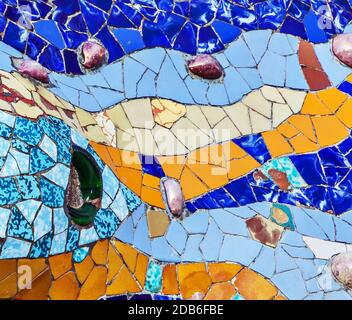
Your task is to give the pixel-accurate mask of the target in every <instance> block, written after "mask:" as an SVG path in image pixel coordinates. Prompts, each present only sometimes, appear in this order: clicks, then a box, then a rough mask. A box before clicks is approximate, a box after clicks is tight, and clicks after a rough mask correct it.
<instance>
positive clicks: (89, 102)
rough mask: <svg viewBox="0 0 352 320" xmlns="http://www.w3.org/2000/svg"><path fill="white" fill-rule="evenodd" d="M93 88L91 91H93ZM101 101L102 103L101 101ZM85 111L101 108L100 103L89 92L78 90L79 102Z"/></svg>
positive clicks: (94, 110)
mask: <svg viewBox="0 0 352 320" xmlns="http://www.w3.org/2000/svg"><path fill="white" fill-rule="evenodd" d="M94 90H95V89H94V88H93V89H92V91H93V92H94ZM101 103H104V102H103V101H101ZM78 105H79V106H80V107H82V108H83V109H84V110H86V111H90V112H96V111H100V110H101V108H102V107H101V105H100V104H99V103H98V101H97V99H96V98H95V97H94V95H93V94H91V93H85V92H80V93H79V104H78Z"/></svg>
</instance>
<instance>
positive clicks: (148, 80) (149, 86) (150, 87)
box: [136, 70, 157, 97]
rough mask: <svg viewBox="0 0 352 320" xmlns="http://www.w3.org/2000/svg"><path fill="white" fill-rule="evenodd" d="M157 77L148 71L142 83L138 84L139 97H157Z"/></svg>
mask: <svg viewBox="0 0 352 320" xmlns="http://www.w3.org/2000/svg"><path fill="white" fill-rule="evenodd" d="M156 77H157V75H156V74H155V73H154V72H153V71H151V70H147V71H146V72H145V73H144V74H143V76H142V79H141V80H140V81H138V83H137V84H136V86H137V95H138V97H152V96H156V87H155V80H156Z"/></svg>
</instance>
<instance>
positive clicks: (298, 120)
mask: <svg viewBox="0 0 352 320" xmlns="http://www.w3.org/2000/svg"><path fill="white" fill-rule="evenodd" d="M289 122H290V123H291V124H292V125H293V126H294V127H295V128H297V130H298V131H300V132H302V133H303V134H304V135H305V136H306V137H307V138H308V139H310V140H312V141H313V142H317V137H316V136H315V133H314V128H313V123H312V120H311V117H310V116H306V115H300V114H299V115H293V116H292V117H290V119H289Z"/></svg>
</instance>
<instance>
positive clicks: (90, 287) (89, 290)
mask: <svg viewBox="0 0 352 320" xmlns="http://www.w3.org/2000/svg"><path fill="white" fill-rule="evenodd" d="M106 279H107V270H106V268H105V267H103V266H98V267H95V268H94V269H93V271H92V272H91V273H90V274H89V276H88V278H87V280H86V281H85V282H84V284H83V286H82V287H81V291H80V293H79V296H78V300H97V299H98V298H100V297H102V296H104V295H105V292H106Z"/></svg>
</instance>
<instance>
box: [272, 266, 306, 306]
mask: <svg viewBox="0 0 352 320" xmlns="http://www.w3.org/2000/svg"><path fill="white" fill-rule="evenodd" d="M271 280H272V282H273V283H274V284H275V285H276V286H277V288H278V289H279V290H280V291H281V292H282V293H283V294H284V295H285V296H286V297H287V298H288V299H291V300H301V299H303V298H304V297H305V296H306V295H307V294H308V293H307V290H306V286H305V282H304V280H303V278H302V275H301V273H300V272H299V271H298V270H290V271H286V272H283V273H279V274H276V275H275V276H274V277H273V278H272V279H271ZM293 284H294V285H293Z"/></svg>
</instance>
